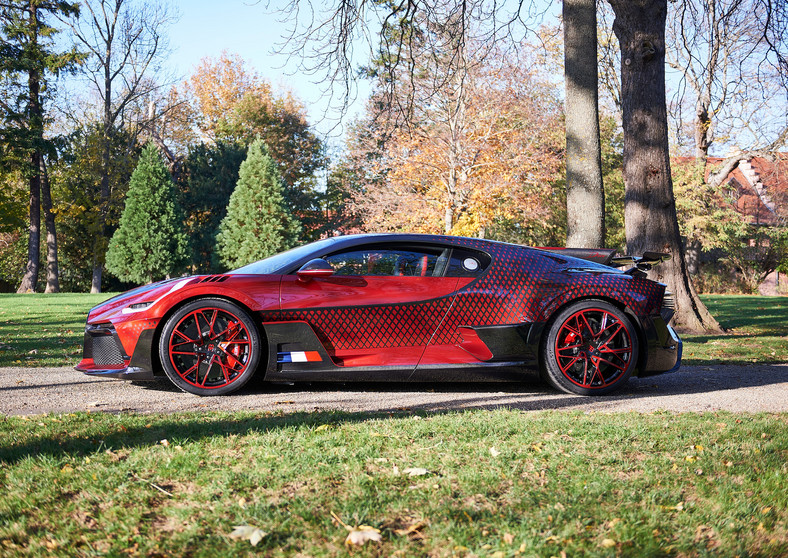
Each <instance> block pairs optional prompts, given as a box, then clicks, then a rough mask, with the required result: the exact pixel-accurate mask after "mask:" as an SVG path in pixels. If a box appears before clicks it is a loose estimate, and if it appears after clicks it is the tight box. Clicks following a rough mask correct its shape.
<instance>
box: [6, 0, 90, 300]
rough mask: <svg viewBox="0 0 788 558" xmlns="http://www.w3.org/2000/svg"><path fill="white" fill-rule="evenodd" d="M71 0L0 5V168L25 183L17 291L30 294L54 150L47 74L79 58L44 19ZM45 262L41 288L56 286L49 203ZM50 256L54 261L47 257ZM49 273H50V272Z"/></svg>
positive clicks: (69, 13)
mask: <svg viewBox="0 0 788 558" xmlns="http://www.w3.org/2000/svg"><path fill="white" fill-rule="evenodd" d="M77 13H78V10H77V7H76V5H75V4H71V3H68V2H62V1H50V0H9V1H7V2H4V3H3V4H2V5H0V33H2V43H1V44H2V46H1V47H0V77H1V78H2V80H3V82H4V83H3V87H2V89H3V93H4V95H3V98H2V99H0V109H1V111H2V114H1V115H0V116H1V117H2V128H1V129H0V138H2V153H0V158H1V160H0V162H2V163H3V166H5V167H6V168H8V167H9V166H10V167H16V168H19V169H20V170H21V171H22V175H23V176H24V177H25V179H26V180H27V182H28V186H29V192H30V198H29V227H28V257H27V264H26V266H25V272H24V275H23V277H22V282H21V284H20V285H19V289H18V292H20V293H24V292H35V290H36V287H37V285H38V273H39V257H40V248H39V246H40V242H41V198H42V188H43V190H44V191H43V197H44V199H45V200H46V201H48V200H50V199H51V198H50V193H49V182H48V181H47V180H45V181H43V183H42V169H43V165H44V156H45V154H46V153H48V152H49V153H51V152H52V151H54V149H53V145H52V141H51V140H49V139H47V138H45V136H44V130H45V125H46V111H45V106H44V101H45V100H46V95H47V86H48V85H49V77H50V76H52V75H57V74H58V73H59V72H61V71H63V70H67V69H69V68H72V67H73V66H74V65H75V64H76V63H78V62H79V60H80V55H79V54H78V53H77V52H76V51H73V50H72V51H65V52H64V51H58V50H56V46H55V41H54V35H55V33H56V30H55V28H53V27H52V26H51V25H49V24H48V23H47V18H48V17H52V16H54V15H60V16H63V17H73V16H75V15H76V14H77ZM45 209H46V211H45V213H46V215H45V217H46V223H47V231H48V235H47V236H48V239H47V240H48V246H49V248H50V250H48V259H49V260H50V263H52V264H54V265H50V266H49V271H50V273H48V275H47V291H49V292H52V291H56V290H59V287H58V284H57V265H56V259H57V256H56V254H57V250H56V244H55V238H56V235H55V230H54V220H53V219H51V218H50V217H51V203H49V204H47V206H46V208H45ZM52 258H54V259H52ZM52 273H54V275H52Z"/></svg>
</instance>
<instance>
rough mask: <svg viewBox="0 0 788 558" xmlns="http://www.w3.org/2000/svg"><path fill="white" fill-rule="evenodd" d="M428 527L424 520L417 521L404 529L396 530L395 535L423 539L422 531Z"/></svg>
mask: <svg viewBox="0 0 788 558" xmlns="http://www.w3.org/2000/svg"><path fill="white" fill-rule="evenodd" d="M427 525H428V523H427V522H426V521H424V520H421V521H416V522H415V523H411V524H410V525H408V526H407V527H405V528H403V529H394V533H396V534H397V535H399V536H400V537H410V538H422V534H421V530H422V529H424V528H425V527H426V526H427Z"/></svg>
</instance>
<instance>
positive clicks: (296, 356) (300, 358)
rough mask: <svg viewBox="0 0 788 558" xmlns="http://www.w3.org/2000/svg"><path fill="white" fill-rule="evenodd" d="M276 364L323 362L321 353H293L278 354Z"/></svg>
mask: <svg viewBox="0 0 788 558" xmlns="http://www.w3.org/2000/svg"><path fill="white" fill-rule="evenodd" d="M276 357H277V358H276V362H322V361H323V359H322V358H321V357H320V353H318V352H317V351H291V352H287V353H277V355H276Z"/></svg>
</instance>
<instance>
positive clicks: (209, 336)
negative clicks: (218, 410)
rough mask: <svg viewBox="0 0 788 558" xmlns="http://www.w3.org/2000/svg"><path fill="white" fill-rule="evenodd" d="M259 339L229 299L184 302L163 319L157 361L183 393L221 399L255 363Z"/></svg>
mask: <svg viewBox="0 0 788 558" xmlns="http://www.w3.org/2000/svg"><path fill="white" fill-rule="evenodd" d="M260 352H261V348H260V335H259V333H258V331H257V328H256V326H255V324H254V321H253V320H252V318H251V317H250V316H249V314H248V313H247V312H246V311H245V310H243V309H242V308H240V307H239V306H237V305H236V304H233V303H231V302H229V301H226V300H222V299H200V300H195V301H193V302H190V303H188V304H186V305H184V306H183V307H181V308H180V309H178V311H177V312H175V313H174V314H173V315H172V316H170V318H169V319H168V320H167V322H166V324H165V325H164V329H163V330H162V334H161V337H160V339H159V357H160V358H161V363H162V366H163V368H164V372H165V373H166V374H167V377H168V378H169V379H170V380H171V381H172V383H174V384H175V385H176V386H177V387H179V388H180V389H182V390H183V391H187V392H189V393H194V394H196V395H224V394H227V393H231V392H233V391H236V390H237V389H240V388H241V387H242V386H243V385H244V384H246V382H248V381H249V379H250V378H251V377H252V376H253V375H254V373H255V369H256V368H257V364H258V362H259V360H260Z"/></svg>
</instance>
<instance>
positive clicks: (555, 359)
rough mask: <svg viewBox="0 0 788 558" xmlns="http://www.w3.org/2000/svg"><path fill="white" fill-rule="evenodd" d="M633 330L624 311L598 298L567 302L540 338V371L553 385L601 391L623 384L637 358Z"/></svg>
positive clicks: (575, 390) (573, 390)
mask: <svg viewBox="0 0 788 558" xmlns="http://www.w3.org/2000/svg"><path fill="white" fill-rule="evenodd" d="M638 345H639V343H638V335H637V331H636V329H635V326H634V325H633V324H632V320H630V319H629V318H628V317H627V315H626V314H625V313H624V312H623V311H622V310H620V309H619V308H617V307H616V306H613V305H612V304H610V303H608V302H605V301H602V300H583V301H580V302H575V303H573V304H570V305H569V306H567V307H566V308H564V309H563V310H561V311H560V312H558V314H556V315H555V316H554V317H553V318H552V319H551V320H550V323H549V326H548V328H547V333H546V335H545V336H544V337H543V339H542V350H541V355H542V362H541V366H542V374H543V376H544V378H545V379H546V380H547V381H548V382H550V384H551V385H552V386H553V387H555V388H556V389H558V390H560V391H563V392H566V393H574V394H578V395H603V394H606V393H610V392H612V391H615V390H617V389H619V388H621V386H623V385H624V384H625V383H626V382H627V380H628V379H629V377H630V376H631V375H632V372H634V370H635V367H636V366H637V362H638Z"/></svg>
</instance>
